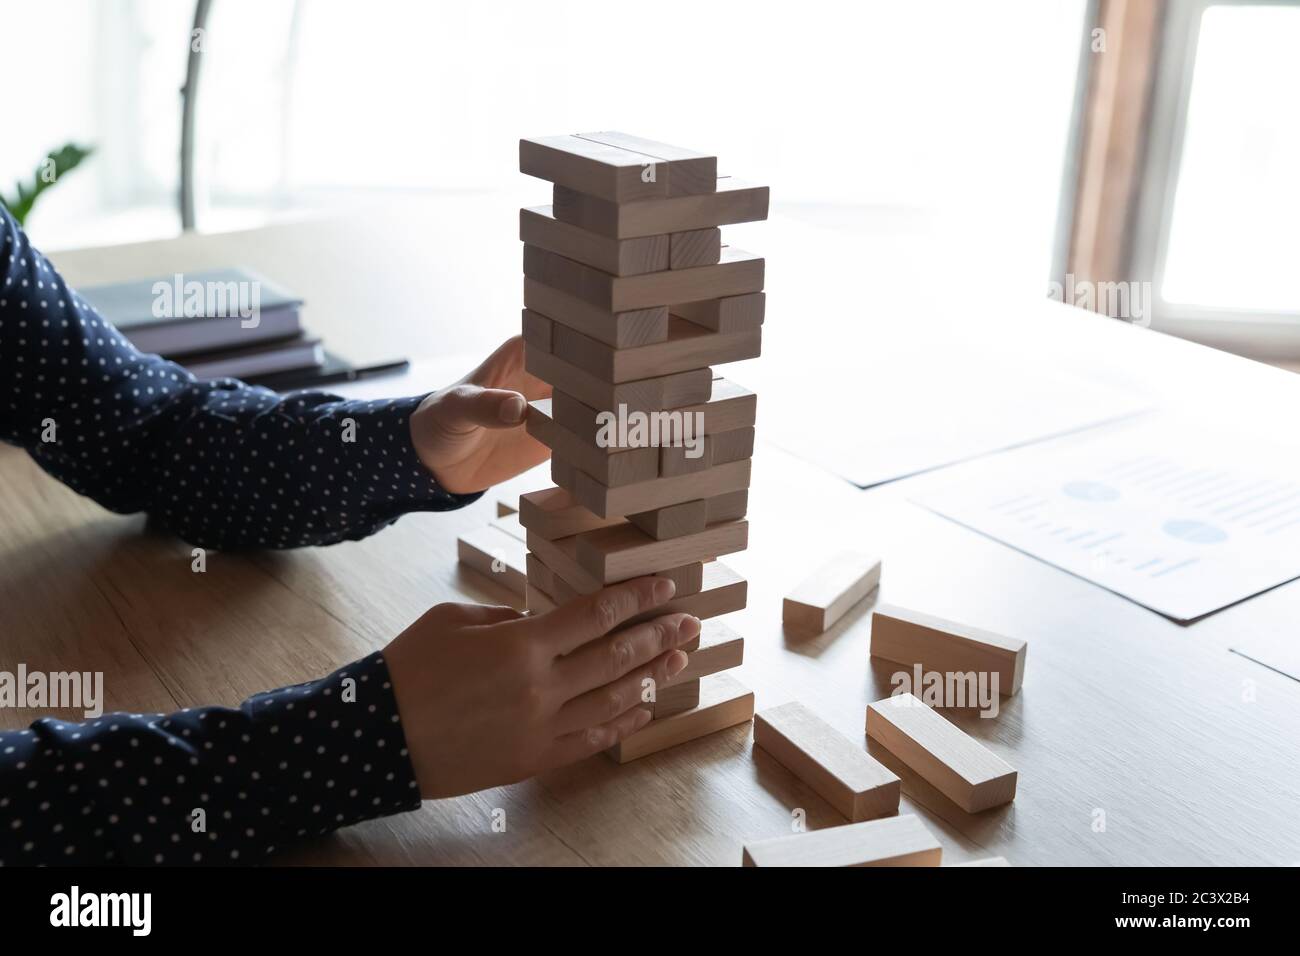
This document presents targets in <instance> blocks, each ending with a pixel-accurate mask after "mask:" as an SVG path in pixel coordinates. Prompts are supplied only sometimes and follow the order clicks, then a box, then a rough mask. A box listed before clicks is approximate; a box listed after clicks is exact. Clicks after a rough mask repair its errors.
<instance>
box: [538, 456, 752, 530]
mask: <svg viewBox="0 0 1300 956" xmlns="http://www.w3.org/2000/svg"><path fill="white" fill-rule="evenodd" d="M750 461H752V459H749V458H747V459H745V460H744V461H730V462H727V463H726V464H725V465H717V466H715V467H712V468H706V469H704V470H703V471H700V472H696V473H695V474H693V475H678V476H677V477H675V478H656V479H655V480H654V481H642V482H638V483H636V484H634V485H623V486H621V487H618V488H610V487H608V486H606V485H602V484H601V483H600V482H598V481H597V480H596V479H595V478H592V477H591V476H590V475H588V474H586V473H584V472H582V471H579V470H577V469H576V468H575V469H570V470H567V471H566V470H565V468H564V464H563V463H562V462H561V463H560V464H559V466H558V467H557V465H556V459H554V458H552V459H551V480H552V481H554V482H555V483H556V484H557V485H560V486H561V487H563V488H566V489H567V490H568V491H569V492H570V493H571V494H572V495H573V497H574V499H575V500H577V501H579V502H581V503H582V505H583V507H585V508H587V509H588V510H589V511H593V512H595V513H596V514H598V515H600V516H601V517H602V518H604V517H609V516H611V515H631V514H639V513H640V512H642V511H654V510H655V509H656V508H666V507H668V506H669V505H676V504H681V503H682V502H683V501H694V500H695V499H696V498H700V497H705V498H711V497H713V496H714V495H724V494H728V493H730V492H733V491H741V490H743V489H746V488H748V487H749V475H750Z"/></svg>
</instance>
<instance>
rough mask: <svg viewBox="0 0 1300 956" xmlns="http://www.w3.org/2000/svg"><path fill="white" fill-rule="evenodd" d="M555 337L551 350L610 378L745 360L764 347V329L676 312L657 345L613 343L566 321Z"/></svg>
mask: <svg viewBox="0 0 1300 956" xmlns="http://www.w3.org/2000/svg"><path fill="white" fill-rule="evenodd" d="M551 341H552V342H553V345H552V347H551V349H550V351H552V352H554V353H555V354H556V355H557V356H559V357H560V358H562V359H564V360H565V361H566V362H571V363H573V364H574V365H576V366H578V367H579V368H581V369H584V370H585V371H587V372H589V373H591V374H592V375H594V376H596V377H597V378H599V379H601V380H602V381H606V382H630V381H633V380H635V379H639V378H652V377H655V376H659V375H671V374H673V373H674V372H685V371H689V370H690V369H697V368H705V367H706V366H713V365H725V364H727V363H728V362H741V361H744V360H745V359H752V358H757V357H758V355H759V353H760V352H762V349H763V337H762V332H761V331H760V330H754V331H749V332H740V333H735V334H723V333H719V332H710V331H708V330H707V329H704V328H701V327H700V326H697V325H693V324H692V323H690V322H687V321H686V320H685V319H679V318H675V317H673V318H670V319H669V322H668V338H667V339H665V340H664V341H662V342H656V343H654V344H653V345H638V346H633V347H631V348H621V349H619V348H614V347H613V346H611V345H609V344H607V343H605V342H601V341H599V340H598V339H594V338H592V337H591V336H588V335H584V334H583V333H582V332H580V331H578V330H576V329H571V328H567V327H565V326H563V325H559V326H556V329H555V331H554V333H553V335H552V338H551Z"/></svg>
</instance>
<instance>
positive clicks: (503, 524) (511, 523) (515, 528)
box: [488, 513, 528, 541]
mask: <svg viewBox="0 0 1300 956" xmlns="http://www.w3.org/2000/svg"><path fill="white" fill-rule="evenodd" d="M488 525H490V526H491V527H493V528H496V529H497V530H499V531H504V532H505V533H506V534H508V535H510V537H512V538H514V539H515V540H516V541H523V540H524V539H525V538H526V537H527V535H528V532H527V531H525V530H524V526H523V525H521V524H520V523H519V515H518V514H514V513H512V514H508V515H497V516H496V517H495V518H493V519H492V520H491V521H489V522H488Z"/></svg>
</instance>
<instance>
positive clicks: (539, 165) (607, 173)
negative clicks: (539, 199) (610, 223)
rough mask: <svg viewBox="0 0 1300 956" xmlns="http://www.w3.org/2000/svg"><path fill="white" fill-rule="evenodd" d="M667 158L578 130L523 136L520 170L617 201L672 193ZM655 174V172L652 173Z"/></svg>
mask: <svg viewBox="0 0 1300 956" xmlns="http://www.w3.org/2000/svg"><path fill="white" fill-rule="evenodd" d="M661 165H663V161H662V160H658V159H656V158H655V157H652V156H647V155H646V154H645V153H638V152H634V151H632V150H629V149H621V148H620V147H617V146H609V145H606V144H604V143H597V142H593V141H592V140H589V139H582V138H580V137H577V136H537V137H530V138H528V139H521V140H520V141H519V171H520V172H521V173H523V174H525V175H527V176H536V177H537V178H538V179H545V180H547V181H548V182H552V183H555V184H556V185H557V186H568V187H570V188H572V189H576V190H579V191H580V192H583V193H586V194H588V195H591V196H599V197H602V198H603V199H607V200H610V201H613V202H620V203H621V202H627V201H628V200H631V199H646V198H649V197H655V196H667V195H668V177H667V176H666V175H663V174H664V173H666V172H667V170H661V169H659V168H658V167H659V166H661ZM647 174H649V175H647Z"/></svg>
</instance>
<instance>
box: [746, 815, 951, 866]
mask: <svg viewBox="0 0 1300 956" xmlns="http://www.w3.org/2000/svg"><path fill="white" fill-rule="evenodd" d="M942 860H943V846H942V845H941V844H940V843H939V841H938V840H937V839H935V837H934V835H933V834H931V833H930V831H929V830H927V829H926V828H925V824H923V823H922V822H921V821H920V819H919V818H917V817H916V816H914V815H912V814H910V813H906V814H903V815H901V816H897V817H887V818H885V819H883V820H868V821H866V822H865V823H850V824H848V825H846V826H842V827H831V828H829V829H826V830H816V831H813V832H811V833H796V834H792V835H791V836H784V837H777V838H776V839H772V840H762V841H759V842H757V843H747V844H745V848H744V856H743V864H744V865H745V866H939V865H940V863H941V862H942Z"/></svg>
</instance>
